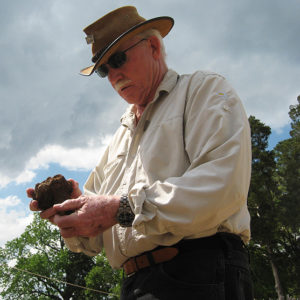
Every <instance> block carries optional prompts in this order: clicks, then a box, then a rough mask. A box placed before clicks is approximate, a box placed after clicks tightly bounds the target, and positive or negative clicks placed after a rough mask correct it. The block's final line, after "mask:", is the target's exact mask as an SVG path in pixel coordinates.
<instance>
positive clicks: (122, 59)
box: [95, 39, 147, 78]
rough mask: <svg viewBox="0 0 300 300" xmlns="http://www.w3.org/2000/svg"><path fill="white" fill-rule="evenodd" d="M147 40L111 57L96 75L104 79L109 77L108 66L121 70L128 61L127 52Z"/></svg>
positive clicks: (97, 70)
mask: <svg viewBox="0 0 300 300" xmlns="http://www.w3.org/2000/svg"><path fill="white" fill-rule="evenodd" d="M146 40H147V39H142V40H140V41H138V42H137V43H135V44H133V45H132V46H130V47H129V48H127V49H125V50H123V51H119V52H116V53H114V54H112V55H111V56H110V57H109V59H108V61H107V64H103V65H101V66H100V67H99V68H97V69H96V70H95V73H97V74H98V75H99V76H100V77H102V78H104V77H106V76H107V75H108V67H107V65H109V66H110V67H111V68H114V69H118V68H120V67H121V66H123V65H124V64H125V63H126V60H127V56H126V53H125V52H127V51H128V50H130V49H131V48H133V47H135V46H136V45H137V44H139V43H140V42H142V41H146Z"/></svg>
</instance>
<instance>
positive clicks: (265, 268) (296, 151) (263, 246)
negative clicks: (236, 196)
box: [248, 97, 300, 299]
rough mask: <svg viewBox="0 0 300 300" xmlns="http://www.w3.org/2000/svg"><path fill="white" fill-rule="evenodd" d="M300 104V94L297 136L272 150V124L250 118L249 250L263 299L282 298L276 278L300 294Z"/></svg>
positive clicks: (294, 111) (293, 110) (294, 110)
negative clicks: (270, 147)
mask: <svg viewBox="0 0 300 300" xmlns="http://www.w3.org/2000/svg"><path fill="white" fill-rule="evenodd" d="M299 104H300V97H298V105H294V106H291V107H290V113H289V115H290V117H291V120H292V123H291V127H292V130H291V132H290V135H291V138H289V139H287V140H284V141H281V142H279V143H278V144H277V146H276V147H275V149H274V150H272V151H269V150H267V147H268V138H269V135H270V133H271V129H270V128H269V127H268V126H266V125H265V124H263V123H261V122H260V121H259V120H257V119H255V117H253V116H251V117H250V118H249V122H250V126H251V139H252V155H253V156H252V178H251V185H250V190H249V196H248V206H249V211H250V214H251V231H252V240H251V242H250V245H249V251H250V256H251V267H252V272H253V280H254V292H255V298H257V299H268V298H276V297H275V296H276V294H275V289H274V286H275V284H276V289H277V294H278V293H282V294H285V295H290V296H298V297H299V295H300V218H299V216H300V199H299V195H300V185H299V178H300V163H299V161H300V125H299V124H300V105H299ZM271 265H273V270H272V268H271ZM272 273H273V276H272ZM276 275H277V278H276ZM272 277H273V278H272ZM275 278H276V280H275Z"/></svg>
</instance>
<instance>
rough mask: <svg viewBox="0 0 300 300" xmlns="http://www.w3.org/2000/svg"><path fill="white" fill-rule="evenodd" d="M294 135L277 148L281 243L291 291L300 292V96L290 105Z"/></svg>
mask: <svg viewBox="0 0 300 300" xmlns="http://www.w3.org/2000/svg"><path fill="white" fill-rule="evenodd" d="M289 116H290V118H291V131H290V138H289V139H286V140H284V141H281V142H279V143H278V144H277V145H276V147H275V149H274V150H275V158H276V162H277V176H276V180H277V183H278V187H279V190H280V198H279V206H280V208H281V210H280V211H281V240H280V242H281V246H282V247H283V248H284V252H285V253H286V254H287V259H286V260H285V261H284V264H285V270H286V272H285V276H286V280H287V281H288V282H289V285H288V288H287V292H288V293H289V294H292V295H300V184H299V178H300V96H298V104H297V105H291V106H290V112H289Z"/></svg>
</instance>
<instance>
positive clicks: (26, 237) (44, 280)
mask: <svg viewBox="0 0 300 300" xmlns="http://www.w3.org/2000/svg"><path fill="white" fill-rule="evenodd" d="M12 263H15V264H14V267H15V268H11V267H10V266H9V265H10V264H12ZM0 264H1V269H0V287H1V289H0V290H1V292H0V295H1V297H2V298H1V299H18V298H20V299H40V300H43V299H116V298H113V296H110V295H107V294H100V293H95V292H93V293H92V292H90V291H89V290H85V289H82V288H80V287H77V286H83V287H85V286H86V287H90V288H91V287H93V288H95V289H96V290H103V291H104V292H107V293H110V292H113V291H114V292H117V291H118V290H117V289H116V286H119V285H120V276H119V277H118V273H117V272H113V271H112V270H111V268H110V266H109V265H108V263H107V260H106V259H105V257H104V256H103V255H99V256H98V257H97V258H90V257H88V256H86V255H84V254H78V253H72V252H70V251H69V250H68V249H67V248H66V247H65V245H64V241H63V239H62V238H61V236H60V234H59V231H58V230H57V229H56V228H55V227H54V226H52V225H51V224H50V223H49V222H47V221H44V220H41V219H40V217H39V216H38V214H36V215H35V217H34V220H33V222H32V223H31V224H30V225H29V226H28V227H27V228H26V230H25V232H24V233H23V234H22V235H21V236H20V237H19V238H16V239H14V240H12V241H10V242H7V243H6V245H5V247H4V248H0ZM99 268H100V270H101V274H98V276H97V277H95V276H93V274H95V273H97V271H98V270H99ZM21 270H25V271H28V272H30V273H28V272H24V271H21ZM104 271H105V272H104ZM34 274H39V275H40V276H42V277H40V276H37V275H34ZM93 280H97V282H95V281H93ZM65 282H68V283H71V284H72V285H69V284H66V283H65ZM99 282H101V284H100V285H99ZM105 282H107V284H106V285H105ZM74 285H75V286H74ZM95 295H96V296H95Z"/></svg>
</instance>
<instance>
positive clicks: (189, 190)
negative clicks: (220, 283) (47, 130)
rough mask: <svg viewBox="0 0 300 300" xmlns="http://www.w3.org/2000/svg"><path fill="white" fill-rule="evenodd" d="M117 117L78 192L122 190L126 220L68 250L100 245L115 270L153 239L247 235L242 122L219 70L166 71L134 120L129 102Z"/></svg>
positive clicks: (246, 133) (247, 148)
mask: <svg viewBox="0 0 300 300" xmlns="http://www.w3.org/2000/svg"><path fill="white" fill-rule="evenodd" d="M121 122H122V125H121V126H120V128H119V129H118V130H117V132H116V133H115V135H114V137H113V139H112V141H111V143H110V145H109V146H108V147H107V149H106V152H105V153H104V155H103V157H102V158H101V160H100V162H99V164H98V165H97V166H96V167H95V169H94V170H93V171H92V173H91V174H90V176H89V178H88V180H87V182H86V184H85V186H84V192H85V194H89V195H98V194H104V195H108V194H116V195H122V194H128V195H129V201H130V205H131V207H132V210H133V212H134V214H135V219H134V222H133V225H132V227H130V228H122V227H120V226H119V225H115V226H113V227H112V228H110V229H109V230H107V231H105V232H104V233H103V234H102V235H99V236H98V237H95V238H83V237H79V238H71V239H66V243H67V245H68V247H69V248H70V249H71V250H72V251H75V252H80V251H81V252H84V253H86V254H88V255H96V254H97V253H99V252H100V251H101V249H102V247H104V248H105V251H106V255H107V257H108V259H109V262H110V264H111V265H112V267H115V268H118V267H120V266H121V265H122V264H123V263H124V262H125V261H126V260H127V259H128V258H129V257H133V256H136V255H138V254H140V253H142V252H144V251H147V250H151V249H153V248H155V247H157V246H158V245H172V244H174V243H176V242H178V241H179V240H181V239H194V238H200V237H205V236H210V235H213V234H215V233H216V232H218V231H225V232H231V233H235V234H237V235H240V236H241V237H242V239H243V240H244V241H245V242H247V241H248V240H249V238H250V216H249V212H248V209H247V193H248V188H249V183H250V173H251V140H250V130H249V123H248V119H247V116H246V114H245V112H244V109H243V106H242V103H241V101H240V99H239V97H238V96H237V94H236V92H235V91H234V90H233V89H232V87H231V86H230V85H229V84H228V82H227V81H226V80H225V79H224V78H223V77H222V76H220V75H218V74H215V73H208V72H201V71H199V72H196V73H194V74H192V75H182V76H179V75H178V74H177V73H176V72H174V71H172V70H169V71H168V72H167V74H166V75H165V77H164V79H163V81H162V82H161V84H160V86H159V88H158V90H157V92H156V95H155V98H154V100H153V101H152V102H151V103H150V104H148V106H147V107H146V109H145V111H144V113H143V115H142V117H141V119H140V121H139V122H138V124H137V125H136V122H135V114H134V110H133V106H130V107H129V108H128V110H127V112H126V113H125V114H124V115H123V117H122V119H121Z"/></svg>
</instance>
